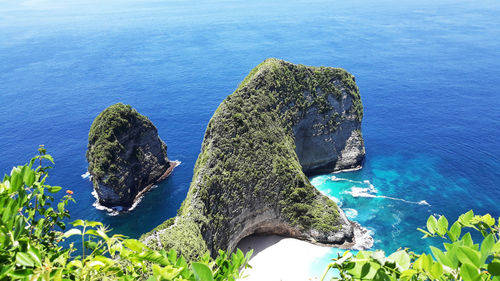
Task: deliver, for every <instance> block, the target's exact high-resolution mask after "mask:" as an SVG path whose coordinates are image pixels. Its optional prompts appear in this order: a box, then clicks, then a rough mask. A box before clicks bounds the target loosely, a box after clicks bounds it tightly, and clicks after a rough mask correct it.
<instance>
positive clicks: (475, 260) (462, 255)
mask: <svg viewBox="0 0 500 281" xmlns="http://www.w3.org/2000/svg"><path fill="white" fill-rule="evenodd" d="M457 256H458V259H459V260H460V262H461V263H462V264H466V263H468V264H471V265H474V266H476V267H479V266H481V261H480V255H479V252H478V251H476V250H473V249H471V248H469V247H466V246H458V251H457Z"/></svg>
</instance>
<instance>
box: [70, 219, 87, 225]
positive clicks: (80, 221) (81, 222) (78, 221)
mask: <svg viewBox="0 0 500 281" xmlns="http://www.w3.org/2000/svg"><path fill="white" fill-rule="evenodd" d="M71 224H72V225H73V226H84V225H85V222H84V221H83V220H75V221H74V222H72V223H71Z"/></svg>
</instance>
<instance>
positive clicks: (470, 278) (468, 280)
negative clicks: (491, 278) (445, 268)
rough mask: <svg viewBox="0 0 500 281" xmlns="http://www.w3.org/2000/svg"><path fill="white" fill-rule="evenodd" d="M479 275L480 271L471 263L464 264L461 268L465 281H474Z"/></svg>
mask: <svg viewBox="0 0 500 281" xmlns="http://www.w3.org/2000/svg"><path fill="white" fill-rule="evenodd" d="M478 275H479V271H478V269H477V268H476V267H475V266H473V265H471V264H469V263H464V264H462V266H461V267H460V276H462V279H463V280H464V281H474V280H475V279H476V277H477V276H478Z"/></svg>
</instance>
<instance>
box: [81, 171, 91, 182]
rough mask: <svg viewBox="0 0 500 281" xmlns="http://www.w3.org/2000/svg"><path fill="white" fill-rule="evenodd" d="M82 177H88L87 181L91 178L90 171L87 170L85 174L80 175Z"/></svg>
mask: <svg viewBox="0 0 500 281" xmlns="http://www.w3.org/2000/svg"><path fill="white" fill-rule="evenodd" d="M80 176H81V177H82V179H88V180H89V181H90V180H92V176H91V175H90V173H89V172H88V171H87V172H86V173H85V174H82V175H80Z"/></svg>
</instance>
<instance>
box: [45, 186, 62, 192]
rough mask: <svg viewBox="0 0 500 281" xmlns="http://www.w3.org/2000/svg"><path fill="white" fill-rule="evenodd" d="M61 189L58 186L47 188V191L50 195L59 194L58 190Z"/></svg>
mask: <svg viewBox="0 0 500 281" xmlns="http://www.w3.org/2000/svg"><path fill="white" fill-rule="evenodd" d="M61 189H62V187H60V186H50V185H49V186H47V190H48V191H49V192H50V193H57V192H59V190H61Z"/></svg>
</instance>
